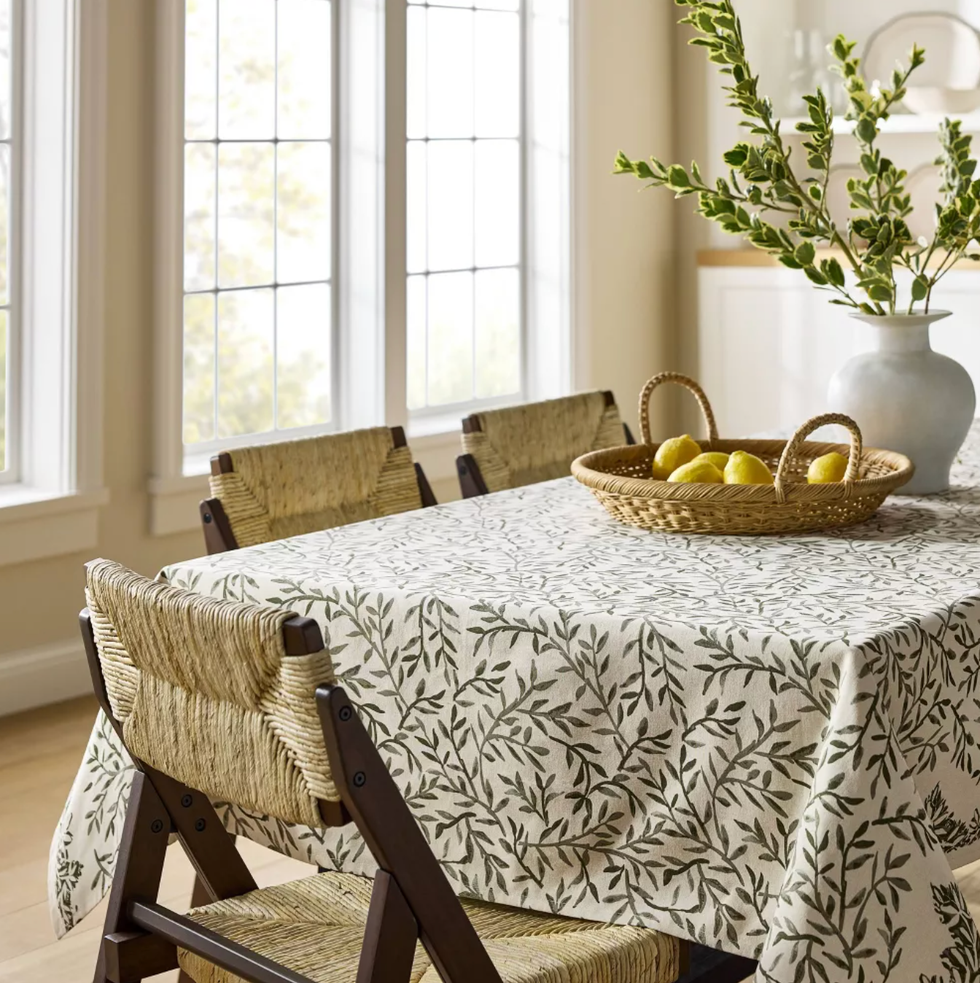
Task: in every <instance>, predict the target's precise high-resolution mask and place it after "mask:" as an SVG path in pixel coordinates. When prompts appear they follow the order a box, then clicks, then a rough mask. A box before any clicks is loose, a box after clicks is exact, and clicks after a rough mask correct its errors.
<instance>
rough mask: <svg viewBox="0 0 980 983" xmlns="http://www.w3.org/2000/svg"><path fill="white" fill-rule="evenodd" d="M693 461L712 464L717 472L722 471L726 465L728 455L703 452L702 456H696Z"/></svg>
mask: <svg viewBox="0 0 980 983" xmlns="http://www.w3.org/2000/svg"><path fill="white" fill-rule="evenodd" d="M694 460H695V461H707V462H708V464H713V465H714V466H715V467H716V468H717V469H718V470H719V471H724V470H725V467H726V465H727V464H728V455H727V454H725V453H724V452H723V451H705V452H704V453H703V454H698V456H697V457H696V458H695V459H694Z"/></svg>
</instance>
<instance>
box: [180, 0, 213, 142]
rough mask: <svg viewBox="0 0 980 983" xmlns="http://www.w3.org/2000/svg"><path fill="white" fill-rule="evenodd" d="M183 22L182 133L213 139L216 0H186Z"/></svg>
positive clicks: (190, 138) (195, 138) (190, 136)
mask: <svg viewBox="0 0 980 983" xmlns="http://www.w3.org/2000/svg"><path fill="white" fill-rule="evenodd" d="M186 11H187V13H186V20H185V22H184V30H185V34H184V66H185V67H184V134H185V136H186V138H187V139H188V140H213V139H214V137H215V135H216V124H217V94H218V75H217V54H218V0H187V6H186Z"/></svg>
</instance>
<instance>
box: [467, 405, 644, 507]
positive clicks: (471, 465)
mask: <svg viewBox="0 0 980 983" xmlns="http://www.w3.org/2000/svg"><path fill="white" fill-rule="evenodd" d="M602 395H603V396H604V397H605V399H606V406H607V407H609V406H615V405H616V397H615V396H614V395H613V394H612V393H611V392H610V391H609V390H608V389H607V390H606V391H605V392H604V393H603V394H602ZM482 429H483V428H482V427H481V426H480V418H479V416H477V415H476V414H473V415H471V416H468V417H465V418H464V419H463V433H479V432H480V431H481V430H482ZM623 435H624V437H625V439H626V443H627V444H635V443H636V440H634V438H633V433H632V431H631V430H630V428H629V426H627V424H625V423H624V424H623ZM456 476H457V477H458V478H459V490H460V491H461V492H462V494H463V498H478V497H479V496H480V495H489V494H490V489H489V488H487V483H486V481H484V479H483V475H482V473H481V472H480V465H479V464H477V463H476V458H474V457H473V455H472V454H460V455H459V457H457V458H456Z"/></svg>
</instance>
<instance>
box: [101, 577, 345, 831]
mask: <svg viewBox="0 0 980 983" xmlns="http://www.w3.org/2000/svg"><path fill="white" fill-rule="evenodd" d="M86 581H87V587H86V598H87V603H88V608H89V611H90V615H91V623H92V630H93V633H94V636H95V642H96V647H97V649H98V657H99V662H100V665H101V669H102V677H103V679H104V682H105V689H106V693H107V695H108V699H109V703H110V705H111V708H112V715H113V716H114V717H115V719H116V721H118V723H119V724H120V725H121V727H122V736H123V740H124V742H125V744H126V746H127V748H128V749H129V750H130V752H131V753H132V754H133V755H134V756H135V757H136V758H138V759H140V760H141V761H145V762H146V763H147V764H149V765H151V766H152V767H153V768H155V769H157V770H158V771H161V772H163V773H164V774H166V775H169V776H170V777H171V778H175V779H177V780H178V781H180V782H182V783H183V784H185V785H189V786H191V787H192V788H195V789H198V790H200V791H201V792H204V793H206V794H207V795H208V796H210V797H211V798H212V799H221V800H226V801H229V802H234V803H237V804H240V805H243V806H246V807H248V808H250V809H255V810H260V811H262V812H265V813H268V814H269V815H272V816H276V817H277V818H279V819H282V820H284V821H285V822H291V823H303V824H304V825H307V826H314V827H316V826H322V825H323V824H324V823H323V816H322V812H321V809H320V806H319V803H320V802H321V801H326V802H338V801H339V794H338V792H337V789H336V787H335V785H334V781H333V778H332V776H331V772H330V763H329V760H328V758H327V753H326V749H325V747H324V743H323V735H322V731H321V728H320V722H319V718H318V715H317V707H316V699H315V691H316V687H317V685H319V684H321V683H329V682H331V681H333V678H334V676H333V666H332V664H331V661H330V657H329V655H328V654H327V652H326V651H325V650H323V646H322V641H321V642H320V644H319V646H318V647H319V649H320V650H319V651H316V652H313V653H312V654H306V655H295V656H289V657H287V652H286V643H285V640H284V628H285V626H286V625H287V623H288V622H290V621H291V620H292V621H296V620H300V621H301V622H303V621H305V620H306V619H296V618H295V616H294V615H293V614H291V613H290V612H288V611H282V610H280V609H277V608H262V607H255V606H251V605H245V604H236V603H230V602H226V601H219V600H217V599H214V598H207V597H202V596H200V595H197V594H192V593H190V592H189V591H184V590H180V589H178V588H176V587H171V586H168V585H166V584H163V583H160V582H157V581H153V580H148V579H147V578H145V577H141V576H139V575H138V574H135V573H133V572H132V571H130V570H127V569H126V568H125V567H123V566H120V565H119V564H118V563H113V562H111V561H109V560H95V561H93V562H92V563H89V564H88V565H87V567H86ZM306 623H307V624H308V625H310V626H311V627H312V629H314V633H315V634H316V635H317V638H319V634H318V630H317V629H316V625H315V624H313V623H312V622H306ZM301 630H302V628H301ZM307 647H309V646H307ZM314 647H316V646H314Z"/></svg>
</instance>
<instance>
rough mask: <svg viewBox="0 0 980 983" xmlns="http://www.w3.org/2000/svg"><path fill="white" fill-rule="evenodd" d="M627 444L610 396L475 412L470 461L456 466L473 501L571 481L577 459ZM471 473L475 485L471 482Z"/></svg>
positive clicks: (468, 440) (468, 426)
mask: <svg viewBox="0 0 980 983" xmlns="http://www.w3.org/2000/svg"><path fill="white" fill-rule="evenodd" d="M626 440H627V438H626V436H625V433H624V427H623V421H622V419H621V418H620V415H619V407H618V406H617V405H616V401H615V399H614V397H613V394H612V393H610V392H589V393H579V394H578V395H575V396H566V397H563V398H561V399H549V400H544V401H542V402H538V403H526V404H524V405H522V406H508V407H505V408H504V409H499V410H487V411H485V412H483V413H476V414H474V415H472V416H470V417H467V419H465V420H464V421H463V453H464V458H465V456H466V455H469V457H470V459H471V460H469V461H466V460H464V459H462V458H461V459H460V460H459V461H458V462H457V465H458V468H459V471H460V482H461V486H462V488H463V495H464V497H466V498H469V497H472V495H474V494H486V493H487V492H495V491H504V490H505V489H508V488H520V487H522V486H523V485H530V484H534V483H536V482H538V481H550V480H551V479H552V478H564V477H567V476H568V475H569V474H571V465H572V461H574V460H575V458H577V457H579V456H580V455H582V454H585V453H588V452H589V451H592V450H604V449H605V448H607V447H616V446H619V445H621V444H623V443H624V442H626ZM467 465H469V467H468V469H467V474H464V469H465V468H467ZM474 465H475V467H474ZM470 474H472V475H473V476H474V477H475V478H476V481H475V482H472V483H467V482H466V480H465V479H466V478H467V477H469V476H470ZM484 489H485V490H484Z"/></svg>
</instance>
